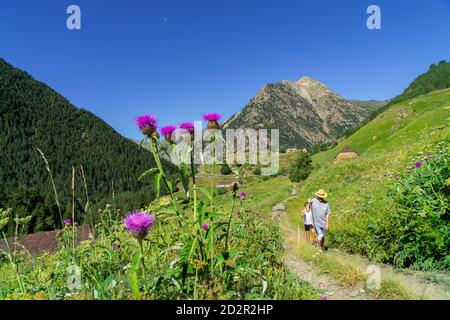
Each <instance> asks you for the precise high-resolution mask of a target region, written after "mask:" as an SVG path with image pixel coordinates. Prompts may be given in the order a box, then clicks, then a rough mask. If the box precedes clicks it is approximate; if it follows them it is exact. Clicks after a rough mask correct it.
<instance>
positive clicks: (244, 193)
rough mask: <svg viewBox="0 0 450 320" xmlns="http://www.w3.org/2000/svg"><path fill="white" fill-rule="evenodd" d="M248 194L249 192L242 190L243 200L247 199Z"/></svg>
mask: <svg viewBox="0 0 450 320" xmlns="http://www.w3.org/2000/svg"><path fill="white" fill-rule="evenodd" d="M246 196H247V192H245V191H242V192H241V198H242V200H245V197H246Z"/></svg>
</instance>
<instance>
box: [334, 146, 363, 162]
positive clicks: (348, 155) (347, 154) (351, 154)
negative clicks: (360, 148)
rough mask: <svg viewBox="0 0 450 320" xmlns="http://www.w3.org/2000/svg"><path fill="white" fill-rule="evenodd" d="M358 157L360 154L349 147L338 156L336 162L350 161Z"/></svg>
mask: <svg viewBox="0 0 450 320" xmlns="http://www.w3.org/2000/svg"><path fill="white" fill-rule="evenodd" d="M358 157H359V154H358V153H357V152H355V151H353V150H352V149H351V148H350V147H348V146H347V147H345V148H344V149H342V151H341V152H340V153H339V154H338V155H337V156H336V158H335V161H342V160H349V159H354V158H358Z"/></svg>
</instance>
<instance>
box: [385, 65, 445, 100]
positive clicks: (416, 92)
mask: <svg viewBox="0 0 450 320" xmlns="http://www.w3.org/2000/svg"><path fill="white" fill-rule="evenodd" d="M449 87H450V62H446V61H445V60H442V61H441V62H439V64H437V65H436V64H432V65H431V66H430V68H429V69H428V71H427V72H425V73H424V74H422V75H420V76H419V77H417V79H415V80H414V81H413V82H412V83H411V84H410V85H409V86H408V88H406V89H405V91H404V92H403V93H402V94H401V95H399V96H397V97H395V98H394V99H392V101H391V104H395V103H398V102H401V101H405V100H408V99H412V98H416V97H418V96H420V95H423V94H427V93H429V92H432V91H435V90H442V89H446V88H449Z"/></svg>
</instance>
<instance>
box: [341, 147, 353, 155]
mask: <svg viewBox="0 0 450 320" xmlns="http://www.w3.org/2000/svg"><path fill="white" fill-rule="evenodd" d="M348 152H354V153H356V154H357V152H355V151H353V150H352V148H350V147H349V146H346V147H345V148H344V149H342V151H341V153H348Z"/></svg>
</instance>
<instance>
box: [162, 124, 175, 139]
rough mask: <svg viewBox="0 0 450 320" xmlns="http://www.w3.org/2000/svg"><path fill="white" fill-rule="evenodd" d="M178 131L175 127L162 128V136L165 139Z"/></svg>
mask: <svg viewBox="0 0 450 320" xmlns="http://www.w3.org/2000/svg"><path fill="white" fill-rule="evenodd" d="M176 129H177V127H175V126H165V127H162V128H161V134H162V136H163V137H164V138H166V137H167V136H171V135H172V134H173V132H174V131H175V130H176Z"/></svg>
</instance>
